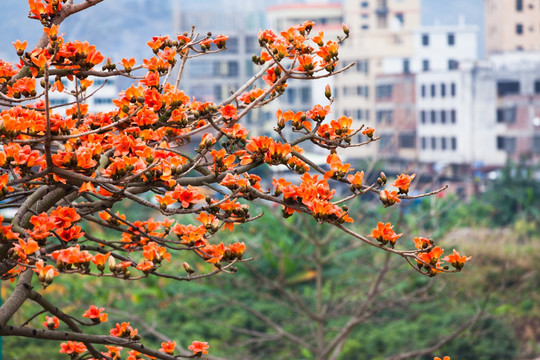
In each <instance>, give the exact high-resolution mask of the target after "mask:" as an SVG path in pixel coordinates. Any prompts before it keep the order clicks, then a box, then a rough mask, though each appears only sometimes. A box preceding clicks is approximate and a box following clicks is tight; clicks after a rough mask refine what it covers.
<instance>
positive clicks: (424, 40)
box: [422, 34, 429, 46]
mask: <svg viewBox="0 0 540 360" xmlns="http://www.w3.org/2000/svg"><path fill="white" fill-rule="evenodd" d="M422 45H423V46H429V35H428V34H422Z"/></svg>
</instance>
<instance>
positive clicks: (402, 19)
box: [396, 12, 405, 25]
mask: <svg viewBox="0 0 540 360" xmlns="http://www.w3.org/2000/svg"><path fill="white" fill-rule="evenodd" d="M396 20H397V21H399V24H400V25H403V24H404V23H405V16H404V15H403V13H402V12H398V13H396Z"/></svg>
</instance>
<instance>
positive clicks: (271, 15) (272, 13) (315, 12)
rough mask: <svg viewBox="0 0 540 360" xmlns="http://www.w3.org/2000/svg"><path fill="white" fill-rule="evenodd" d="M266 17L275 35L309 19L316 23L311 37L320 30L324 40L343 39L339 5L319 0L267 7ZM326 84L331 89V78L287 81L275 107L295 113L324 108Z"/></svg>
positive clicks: (341, 15) (332, 80) (341, 12)
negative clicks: (318, 107)
mask: <svg viewBox="0 0 540 360" xmlns="http://www.w3.org/2000/svg"><path fill="white" fill-rule="evenodd" d="M267 16H268V25H269V27H270V28H271V29H273V30H274V31H276V32H278V33H279V32H281V31H283V30H285V29H287V28H289V27H291V26H295V25H299V24H303V23H304V22H305V21H306V20H311V21H314V22H315V26H314V27H313V30H312V31H311V34H313V35H314V34H318V33H319V32H320V31H323V32H324V35H325V36H324V39H325V41H328V40H332V41H337V37H338V36H343V29H342V24H343V9H342V6H341V4H338V3H329V2H327V1H325V0H320V1H311V2H309V3H288V4H281V5H274V6H270V7H268V9H267ZM326 84H329V85H330V86H333V84H334V78H333V77H328V78H324V79H317V80H294V79H293V80H289V81H288V82H287V91H285V93H284V94H283V96H281V97H280V98H278V99H277V101H276V102H275V107H276V108H277V107H279V108H281V109H283V110H293V111H295V112H297V111H306V110H309V109H311V108H312V107H313V105H315V104H321V105H323V106H324V105H325V104H327V103H328V100H327V99H326V98H325V96H324V88H325V86H326Z"/></svg>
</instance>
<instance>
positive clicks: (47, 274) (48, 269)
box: [34, 259, 58, 282]
mask: <svg viewBox="0 0 540 360" xmlns="http://www.w3.org/2000/svg"><path fill="white" fill-rule="evenodd" d="M44 265H45V263H44V262H43V260H42V259H39V260H38V261H37V262H36V268H35V269H34V272H35V273H37V274H38V278H39V281H41V282H45V281H46V280H47V281H48V282H51V281H52V278H53V277H54V276H57V275H58V271H56V269H55V268H54V266H52V265H46V266H44ZM49 280H50V281H49Z"/></svg>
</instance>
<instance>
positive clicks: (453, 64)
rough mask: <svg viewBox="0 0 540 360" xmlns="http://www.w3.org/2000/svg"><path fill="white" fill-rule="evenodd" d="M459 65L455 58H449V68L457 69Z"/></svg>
mask: <svg viewBox="0 0 540 360" xmlns="http://www.w3.org/2000/svg"><path fill="white" fill-rule="evenodd" d="M458 67H459V62H457V60H454V59H450V60H448V70H457V68H458Z"/></svg>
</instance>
